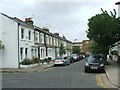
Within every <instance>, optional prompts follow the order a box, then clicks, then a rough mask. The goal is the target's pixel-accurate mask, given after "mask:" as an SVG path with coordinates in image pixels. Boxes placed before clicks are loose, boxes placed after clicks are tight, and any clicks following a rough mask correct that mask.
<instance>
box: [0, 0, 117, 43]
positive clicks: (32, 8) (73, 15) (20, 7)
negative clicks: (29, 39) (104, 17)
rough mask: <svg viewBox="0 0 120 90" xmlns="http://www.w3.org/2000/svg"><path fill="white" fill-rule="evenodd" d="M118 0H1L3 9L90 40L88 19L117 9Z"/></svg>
mask: <svg viewBox="0 0 120 90" xmlns="http://www.w3.org/2000/svg"><path fill="white" fill-rule="evenodd" d="M116 2H118V0H0V12H1V13H4V14H7V15H8V16H11V17H17V18H20V19H22V20H25V18H28V17H31V18H32V19H33V21H34V25H36V26H38V27H41V28H43V27H46V28H48V29H49V31H50V32H52V33H59V35H60V36H63V35H64V36H65V37H66V38H67V39H68V40H70V41H73V42H81V41H82V40H88V38H87V34H86V30H87V29H88V26H87V24H88V19H90V18H91V17H92V16H95V15H96V14H99V13H102V12H101V8H103V10H107V11H108V12H110V11H113V9H116V11H117V12H118V6H117V5H115V3H116Z"/></svg>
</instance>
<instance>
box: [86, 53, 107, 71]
mask: <svg viewBox="0 0 120 90" xmlns="http://www.w3.org/2000/svg"><path fill="white" fill-rule="evenodd" d="M104 67H105V63H104V60H103V59H102V56H101V55H99V54H91V55H90V56H89V57H88V58H87V59H86V63H85V72H90V71H92V70H95V71H96V70H97V71H101V72H104Z"/></svg>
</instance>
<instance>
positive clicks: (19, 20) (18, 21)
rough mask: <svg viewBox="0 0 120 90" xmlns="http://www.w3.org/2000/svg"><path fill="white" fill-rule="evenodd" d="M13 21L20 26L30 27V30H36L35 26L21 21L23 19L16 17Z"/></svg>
mask: <svg viewBox="0 0 120 90" xmlns="http://www.w3.org/2000/svg"><path fill="white" fill-rule="evenodd" d="M13 20H14V21H15V22H17V23H20V24H21V25H23V26H26V27H29V28H34V25H32V24H29V23H27V22H25V21H23V20H21V19H19V18H16V17H14V18H13Z"/></svg>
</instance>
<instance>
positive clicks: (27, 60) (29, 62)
mask: <svg viewBox="0 0 120 90" xmlns="http://www.w3.org/2000/svg"><path fill="white" fill-rule="evenodd" d="M21 64H22V65H30V64H33V62H32V60H30V59H29V58H24V59H23V61H22V62H21Z"/></svg>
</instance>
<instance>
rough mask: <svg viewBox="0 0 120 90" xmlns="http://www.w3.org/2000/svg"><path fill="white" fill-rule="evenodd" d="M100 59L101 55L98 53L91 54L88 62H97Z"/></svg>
mask: <svg viewBox="0 0 120 90" xmlns="http://www.w3.org/2000/svg"><path fill="white" fill-rule="evenodd" d="M100 61H101V56H98V55H91V56H89V58H88V62H90V63H99V62H100Z"/></svg>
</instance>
